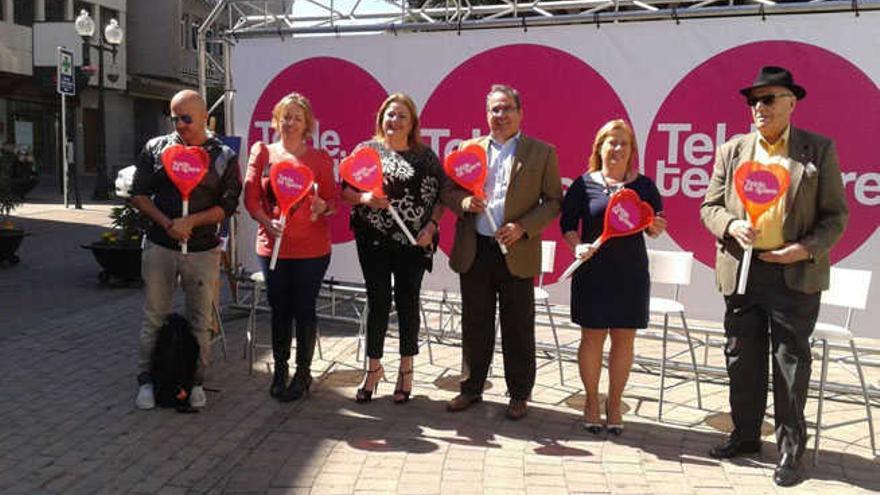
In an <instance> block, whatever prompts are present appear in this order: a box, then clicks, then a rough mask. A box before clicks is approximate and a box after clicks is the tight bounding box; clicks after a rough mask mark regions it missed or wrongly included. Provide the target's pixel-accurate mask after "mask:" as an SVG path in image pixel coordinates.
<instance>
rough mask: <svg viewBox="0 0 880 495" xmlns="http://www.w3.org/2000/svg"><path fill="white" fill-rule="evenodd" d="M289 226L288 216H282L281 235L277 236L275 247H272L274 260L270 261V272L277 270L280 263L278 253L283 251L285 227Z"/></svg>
mask: <svg viewBox="0 0 880 495" xmlns="http://www.w3.org/2000/svg"><path fill="white" fill-rule="evenodd" d="M286 226H287V215H281V233H280V234H278V235H277V236H275V245H274V246H272V259H271V260H270V261H269V270H274V269H275V263H277V262H278V252H279V251H281V238H282V237H283V236H284V227H286Z"/></svg>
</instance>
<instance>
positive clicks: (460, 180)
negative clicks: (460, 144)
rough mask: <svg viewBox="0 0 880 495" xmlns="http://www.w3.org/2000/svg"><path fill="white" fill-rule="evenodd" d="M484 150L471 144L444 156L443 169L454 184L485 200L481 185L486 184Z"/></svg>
mask: <svg viewBox="0 0 880 495" xmlns="http://www.w3.org/2000/svg"><path fill="white" fill-rule="evenodd" d="M486 162H487V159H486V150H484V149H483V147H482V146H479V145H476V144H472V145H470V146H467V147H466V148H464V149H463V150H459V151H453V152H452V153H450V154H448V155H446V160H444V161H443V169H444V170H446V175H448V176H449V178H450V179H452V180H453V181H454V182H455V183H456V184H458V185H459V186H461V187H463V188H465V189H467V190H468V191H470V192H471V193H472V194H473V195H474V196H476V197H478V198H480V199H485V197H486V193H485V192H483V184H484V183H485V182H486V173H487V166H486Z"/></svg>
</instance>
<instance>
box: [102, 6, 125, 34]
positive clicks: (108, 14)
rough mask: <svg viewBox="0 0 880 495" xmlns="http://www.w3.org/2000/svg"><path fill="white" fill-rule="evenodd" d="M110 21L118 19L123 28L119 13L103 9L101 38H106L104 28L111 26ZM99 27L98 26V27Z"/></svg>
mask: <svg viewBox="0 0 880 495" xmlns="http://www.w3.org/2000/svg"><path fill="white" fill-rule="evenodd" d="M110 19H116V20H117V21H118V22H119V25H120V27H122V19H120V18H119V11H118V10H113V9H108V8H106V7H101V36H102V37H103V36H104V28H106V27H107V25H108V24H110ZM96 27H97V26H96Z"/></svg>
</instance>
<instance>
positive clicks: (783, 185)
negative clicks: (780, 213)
mask: <svg viewBox="0 0 880 495" xmlns="http://www.w3.org/2000/svg"><path fill="white" fill-rule="evenodd" d="M733 182H734V184H735V185H736V195H737V196H739V200H740V201H741V202H742V204H743V206H744V207H745V209H746V211H747V212H748V213H749V219H750V220H751V222H752V225H754V224H755V223H756V222H757V221H758V218H760V217H761V215H763V214H764V212H766V211H767V210H769V209H770V208H772V207H773V205H775V204H776V203H778V202H779V200H780V199H781V198H782V197H783V196H784V195H785V192H786V191H788V186H789V184H790V183H791V176H790V175H789V173H788V169H787V168H785V167H783V166H782V165H780V164H778V163H770V164H766V163H761V162H755V161H749V162H745V163H743V164H742V165H740V166H739V167H737V169H736V171H735V172H734V173H733Z"/></svg>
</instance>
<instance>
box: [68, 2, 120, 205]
mask: <svg viewBox="0 0 880 495" xmlns="http://www.w3.org/2000/svg"><path fill="white" fill-rule="evenodd" d="M74 26H75V27H76V32H77V34H79V36H80V37H81V38H82V40H83V65H90V59H91V53H90V52H91V50H90V48H94V49H96V50H98V129H97V131H98V132H97V133H98V150H97V151H98V163H97V164H96V167H95V172H96V177H95V190H94V192H93V193H92V198H93V199H99V200H100V199H109V198H110V178H109V177H107V144H106V138H105V135H104V132H105V129H106V116H105V115H104V52H105V51H108V52H110V53H111V54H113V61H114V62H115V61H116V51H117V48H118V47H119V45H120V44H121V43H122V37H123V33H122V28H121V27H119V22H118V21H117V20H116V19H110V22H108V23H107V26H105V27H104V36H100V35H98V37H97V43H91V41H90V40H91V39H92V36H93V35H94V34H95V21H93V20H92V18H91V16H90V15H89V13H88V12H87V11H85V10H83V11H81V12H80V14H79V17H77V18H76V21H75V22H74Z"/></svg>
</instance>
